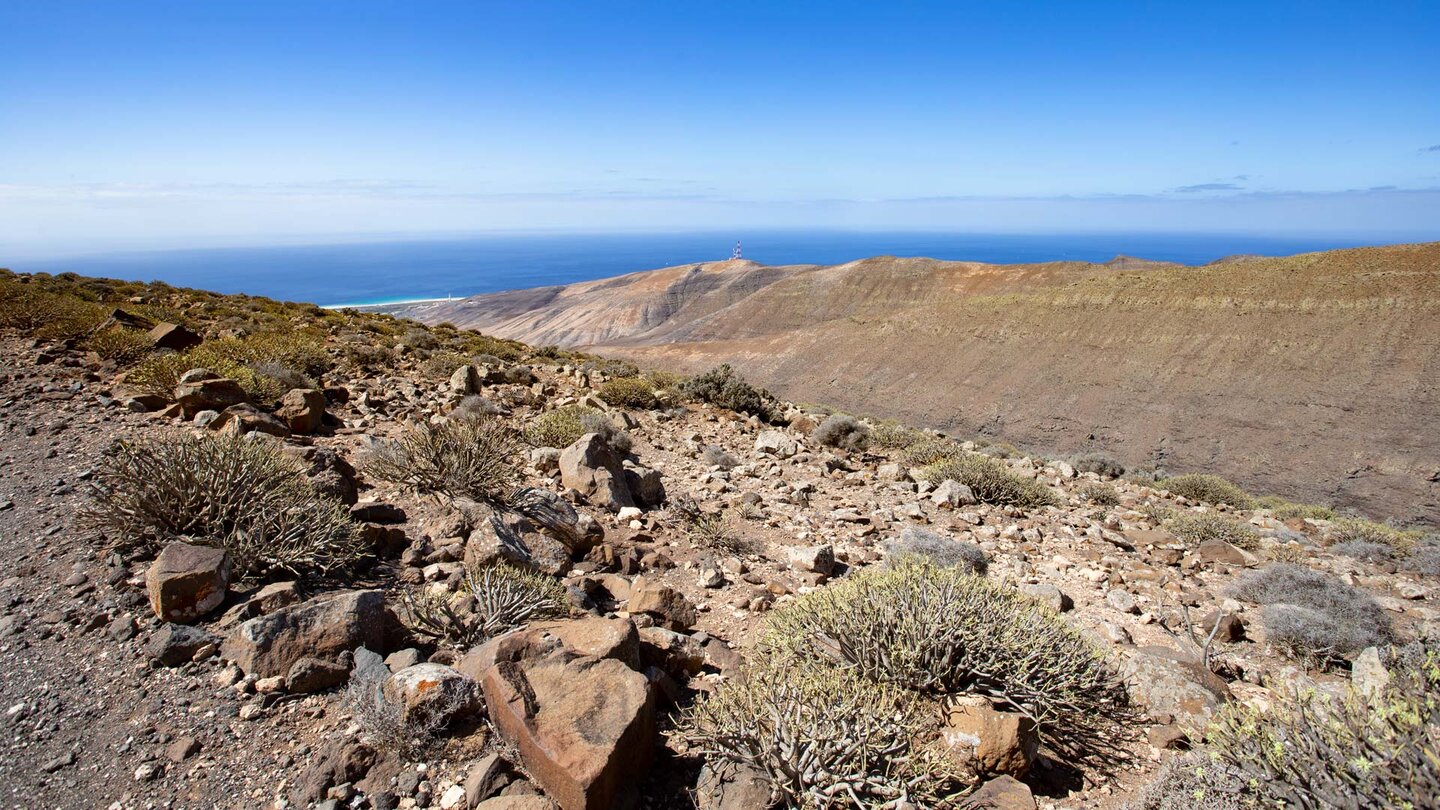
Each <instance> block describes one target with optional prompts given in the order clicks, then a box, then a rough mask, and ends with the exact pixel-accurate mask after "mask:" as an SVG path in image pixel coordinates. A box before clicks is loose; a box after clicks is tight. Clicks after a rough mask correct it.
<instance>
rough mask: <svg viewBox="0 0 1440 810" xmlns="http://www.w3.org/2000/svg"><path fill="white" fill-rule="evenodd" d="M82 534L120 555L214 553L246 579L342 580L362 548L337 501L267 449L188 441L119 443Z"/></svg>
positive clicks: (105, 461)
mask: <svg viewBox="0 0 1440 810" xmlns="http://www.w3.org/2000/svg"><path fill="white" fill-rule="evenodd" d="M90 496H91V501H90V504H89V505H88V507H87V508H86V511H85V513H84V517H85V521H86V523H87V525H89V526H92V527H93V528H95V529H98V530H99V531H101V532H103V533H104V534H106V535H107V536H108V537H109V538H110V539H111V540H112V541H113V542H115V544H116V545H117V546H118V547H120V548H122V549H126V550H140V551H143V552H145V553H148V554H154V553H157V552H158V551H159V550H160V548H162V547H163V546H164V545H165V544H167V543H169V542H171V541H172V540H185V541H187V542H193V543H200V544H203V545H211V546H219V547H222V548H225V549H226V550H228V551H229V552H230V556H231V559H232V563H233V566H234V571H235V573H236V575H237V576H240V577H242V578H262V577H266V576H268V575H271V574H273V573H278V572H285V573H287V574H289V575H293V576H308V575H324V574H329V573H334V572H338V571H340V570H342V569H345V568H347V567H348V566H350V565H351V564H352V563H354V562H356V561H357V560H359V559H360V558H361V557H362V556H363V554H364V548H363V544H362V542H361V539H360V537H359V534H358V533H357V531H356V528H355V525H354V524H353V523H352V522H351V521H350V517H349V513H348V512H347V510H346V509H345V507H344V505H342V504H341V503H340V502H339V501H338V500H336V499H334V498H331V497H328V496H324V495H321V494H319V493H317V492H316V491H315V490H314V488H313V487H312V486H311V485H310V483H309V481H308V480H307V479H306V478H305V474H304V472H303V471H302V470H301V469H300V468H299V467H298V466H297V465H296V464H295V462H293V461H292V460H291V459H290V458H288V457H287V456H285V455H284V454H283V453H281V452H280V451H279V450H277V449H275V448H274V447H272V446H271V445H270V444H269V443H266V442H263V441H255V440H252V439H248V438H245V437H226V436H203V437H194V436H189V435H181V436H175V437H170V438H165V439H155V440H147V441H139V442H118V443H117V444H115V445H114V446H113V447H112V448H111V449H110V450H109V451H108V452H107V453H106V454H105V456H104V458H102V459H101V462H100V464H99V465H98V466H97V468H96V470H95V475H94V477H93V479H92V481H91V492H90Z"/></svg>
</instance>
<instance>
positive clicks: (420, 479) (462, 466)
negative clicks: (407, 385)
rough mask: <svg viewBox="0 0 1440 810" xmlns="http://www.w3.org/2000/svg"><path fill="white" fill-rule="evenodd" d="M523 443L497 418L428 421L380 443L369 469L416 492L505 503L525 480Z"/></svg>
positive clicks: (368, 460) (367, 461) (368, 461)
mask: <svg viewBox="0 0 1440 810" xmlns="http://www.w3.org/2000/svg"><path fill="white" fill-rule="evenodd" d="M522 446H523V443H522V441H521V438H520V435H519V434H518V433H517V432H516V431H515V430H513V429H511V428H510V427H508V426H506V425H504V424H502V423H501V422H499V421H497V420H494V419H463V418H461V419H447V420H445V421H443V422H439V423H432V422H423V423H421V424H419V425H416V426H414V427H412V428H410V429H409V430H407V431H406V432H405V434H404V435H402V436H401V437H400V438H399V439H397V440H391V441H388V442H382V443H380V444H379V445H377V446H376V447H375V448H374V449H373V450H371V451H370V453H369V454H368V455H367V457H366V459H365V469H366V471H367V472H369V473H370V474H371V475H374V476H375V477H376V478H380V479H382V480H385V481H390V482H392V483H396V484H400V485H402V486H406V487H409V488H411V489H413V490H415V491H416V492H420V493H424V494H443V495H449V496H450V497H452V498H470V499H473V500H475V501H478V502H479V503H484V504H489V505H491V506H500V505H504V504H506V503H508V502H509V500H510V496H511V494H512V493H513V492H514V490H515V487H516V485H517V484H518V483H519V481H520V466H519V463H518V461H517V460H518V459H519V457H520V454H521V448H522Z"/></svg>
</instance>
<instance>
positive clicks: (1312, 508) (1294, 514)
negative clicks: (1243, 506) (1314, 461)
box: [1252, 495, 1335, 520]
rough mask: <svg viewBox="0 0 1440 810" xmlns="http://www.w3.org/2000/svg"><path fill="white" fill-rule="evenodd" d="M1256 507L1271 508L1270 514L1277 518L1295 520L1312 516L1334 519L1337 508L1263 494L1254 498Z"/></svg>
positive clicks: (1317, 518)
mask: <svg viewBox="0 0 1440 810" xmlns="http://www.w3.org/2000/svg"><path fill="white" fill-rule="evenodd" d="M1252 506H1254V507H1255V508H1256V509H1269V510H1270V514H1272V515H1274V516H1275V519H1276V520H1294V519H1296V518H1311V519H1315V520H1334V519H1335V510H1334V509H1331V508H1330V507H1328V506H1321V505H1319V504H1314V503H1296V502H1294V501H1287V500H1285V499H1284V498H1281V497H1279V496H1277V495H1262V496H1260V497H1258V498H1255V499H1254V503H1253V504H1252Z"/></svg>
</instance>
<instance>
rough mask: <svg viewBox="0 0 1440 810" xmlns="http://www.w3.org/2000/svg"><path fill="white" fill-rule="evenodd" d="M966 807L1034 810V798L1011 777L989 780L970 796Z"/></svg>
mask: <svg viewBox="0 0 1440 810" xmlns="http://www.w3.org/2000/svg"><path fill="white" fill-rule="evenodd" d="M966 806H968V807H983V808H986V810H1035V796H1034V794H1032V793H1031V792H1030V788H1029V787H1028V786H1026V784H1025V783H1024V782H1021V781H1020V780H1018V779H1016V778H1015V777H1013V776H1001V777H998V778H996V779H991V780H990V781H989V782H986V783H985V784H983V785H981V786H980V789H979V790H977V791H975V792H974V793H972V794H970V796H969V798H968V800H967V804H966Z"/></svg>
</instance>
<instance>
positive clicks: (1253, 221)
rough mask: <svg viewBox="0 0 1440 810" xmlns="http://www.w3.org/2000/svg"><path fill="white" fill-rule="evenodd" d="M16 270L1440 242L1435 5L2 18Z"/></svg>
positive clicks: (4, 188) (136, 11) (417, 3)
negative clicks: (974, 234) (608, 254)
mask: <svg viewBox="0 0 1440 810" xmlns="http://www.w3.org/2000/svg"><path fill="white" fill-rule="evenodd" d="M0 54H3V62H0V248H7V247H8V248H10V249H13V250H27V249H34V250H41V251H45V250H63V249H78V248H81V247H85V246H100V245H111V244H114V245H121V244H124V245H137V246H138V245H142V244H144V245H149V244H157V245H158V244H166V245H192V244H194V245H199V244H209V243H216V242H225V241H230V242H244V243H250V244H263V243H266V242H271V241H283V240H286V239H291V240H293V239H308V238H313V237H317V236H325V237H335V238H339V237H347V238H349V237H373V236H376V235H383V234H419V233H437V232H452V233H453V232H468V231H484V230H497V229H498V230H507V229H531V228H534V229H561V230H577V229H583V230H660V229H673V228H693V227H722V226H723V227H730V226H772V227H824V228H917V229H936V228H941V229H954V230H971V231H1038V232H1063V231H1098V230H1107V231H1126V230H1133V231H1144V230H1151V231H1153V230H1167V229H1168V230H1190V231H1259V232H1267V233H1277V234H1278V233H1294V232H1312V233H1313V232H1325V231H1331V230H1335V231H1340V230H1343V231H1346V232H1352V233H1353V232H1374V233H1376V234H1383V233H1414V234H1416V235H1421V236H1423V235H1426V234H1429V235H1430V236H1431V238H1440V2H1435V1H1434V0H1429V2H1384V1H1383V0H1381V1H1379V2H1363V3H1362V2H1347V3H1327V2H1297V3H1266V2H1244V3H1223V2H1206V3H1194V2H1189V3H1180V2H1173V3H1172V2H1135V3H1099V2H1095V3H1082V2H1070V1H1068V0H1066V1H1061V2H1043V3H1038V2H1037V3H1025V2H995V3H983V4H971V3H955V2H947V3H902V2H893V3H844V2H833V1H832V2H823V3H822V2H814V3H802V2H789V3H777V2H766V3H749V2H724V3H708V2H707V3H701V2H680V1H677V0H668V2H655V3H638V2H636V3H613V4H601V3H547V2H505V3H479V2H464V3H462V2H454V3H442V2H425V1H424V0H414V1H413V2H401V1H400V0H394V1H393V2H367V1H366V0H336V2H300V1H299V0H290V1H289V2H261V1H257V0H246V2H239V0H235V1H234V2H209V1H206V2H197V0H184V2H173V3H160V2H146V0H126V1H125V2H101V1H100V0H95V1H93V2H79V1H78V0H77V1H76V2H66V1H65V0H35V1H34V2H23V1H22V0H0Z"/></svg>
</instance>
